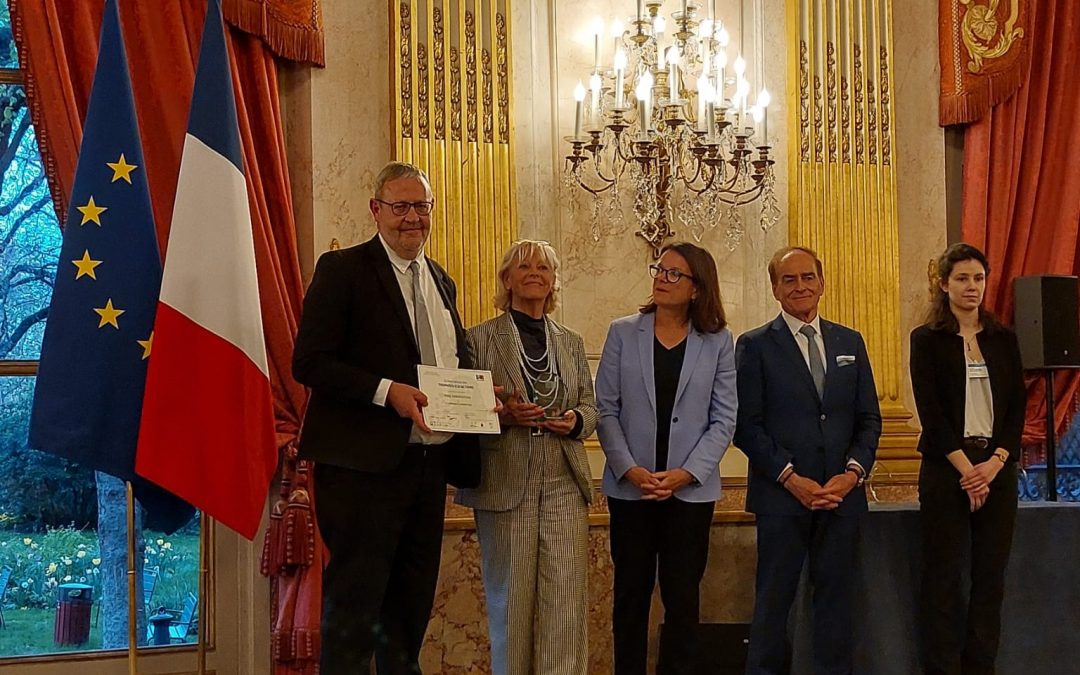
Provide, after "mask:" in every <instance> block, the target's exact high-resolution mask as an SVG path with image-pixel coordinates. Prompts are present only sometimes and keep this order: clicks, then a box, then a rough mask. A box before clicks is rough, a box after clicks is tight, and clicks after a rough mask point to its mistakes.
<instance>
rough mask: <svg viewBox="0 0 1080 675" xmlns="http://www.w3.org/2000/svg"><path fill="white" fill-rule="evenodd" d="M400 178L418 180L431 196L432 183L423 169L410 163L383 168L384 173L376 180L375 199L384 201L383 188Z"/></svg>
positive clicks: (394, 164) (389, 165) (398, 163)
mask: <svg viewBox="0 0 1080 675" xmlns="http://www.w3.org/2000/svg"><path fill="white" fill-rule="evenodd" d="M400 178H416V179H418V180H420V181H421V182H422V183H423V184H424V187H425V188H426V189H427V191H428V194H431V181H429V180H428V177H427V174H426V173H424V170H423V169H421V168H420V167H418V166H416V165H414V164H409V163H408V162H390V163H389V164H387V165H386V166H384V167H383V168H382V171H380V172H379V175H378V176H377V177H376V178H375V198H376V199H382V194H383V187H385V186H386V184H387V183H389V182H390V181H393V180H398V179H400Z"/></svg>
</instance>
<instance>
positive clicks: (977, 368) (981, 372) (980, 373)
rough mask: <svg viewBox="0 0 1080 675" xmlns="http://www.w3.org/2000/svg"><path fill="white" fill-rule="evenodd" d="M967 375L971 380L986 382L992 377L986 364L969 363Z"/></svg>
mask: <svg viewBox="0 0 1080 675" xmlns="http://www.w3.org/2000/svg"><path fill="white" fill-rule="evenodd" d="M967 373H968V379H970V380H985V379H986V378H988V377H990V371H989V370H987V369H986V363H968V364H967Z"/></svg>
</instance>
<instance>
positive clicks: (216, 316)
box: [135, 0, 277, 539]
mask: <svg viewBox="0 0 1080 675" xmlns="http://www.w3.org/2000/svg"><path fill="white" fill-rule="evenodd" d="M151 339H152V341H153V342H152V351H151V355H150V363H149V367H148V371H147V376H146V393H145V397H144V401H143V411H142V420H141V425H140V428H139V445H138V450H137V454H136V463H135V469H136V471H137V472H138V473H139V474H140V475H142V476H144V477H146V478H148V479H149V480H151V481H153V482H155V483H157V484H158V485H160V486H162V487H164V488H165V489H167V490H169V491H171V492H173V493H175V494H176V495H178V496H180V497H182V498H183V499H185V500H187V501H188V502H190V503H191V504H193V505H195V506H196V507H197V508H199V509H201V510H203V511H204V512H205V513H206V514H207V515H209V516H212V517H213V518H216V519H217V520H219V521H220V522H222V523H223V524H225V525H227V526H228V527H230V528H232V529H233V530H236V531H237V532H239V533H240V534H242V535H244V536H245V537H247V538H249V539H252V538H254V536H255V534H256V532H257V530H258V527H259V520H260V517H261V516H262V513H263V509H264V508H265V505H266V495H267V489H268V486H269V483H270V479H271V477H272V475H273V473H274V470H275V468H276V465H277V447H276V441H275V434H274V421H273V419H274V418H273V404H272V401H271V395H270V380H269V376H268V374H267V373H268V370H267V361H266V346H265V344H264V342H263V326H262V316H261V313H260V306H259V287H258V281H257V276H256V271H255V246H254V240H253V236H252V229H251V214H250V212H249V210H248V196H247V187H246V183H245V181H244V163H243V158H242V156H241V149H240V132H239V128H238V127H237V121H236V101H235V100H234V98H233V89H232V78H231V74H230V70H229V55H228V51H227V49H226V45H225V33H224V24H223V23H222V18H221V6H220V4H219V0H210V2H209V7H208V9H207V14H206V24H205V27H204V29H203V39H202V47H201V50H200V54H199V66H198V70H197V72H196V75H195V92H194V96H193V98H192V102H191V114H190V117H189V119H188V132H187V137H186V139H185V141H184V152H183V157H182V159H181V164H180V178H179V182H178V184H177V188H176V203H175V206H174V208H173V218H172V228H171V230H170V232H169V245H168V248H167V249H166V258H165V266H164V270H163V274H162V281H161V296H160V299H159V302H158V308H157V317H156V320H155V323H154V333H153V335H152V337H151Z"/></svg>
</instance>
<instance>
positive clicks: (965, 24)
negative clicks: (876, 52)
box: [938, 0, 1042, 126]
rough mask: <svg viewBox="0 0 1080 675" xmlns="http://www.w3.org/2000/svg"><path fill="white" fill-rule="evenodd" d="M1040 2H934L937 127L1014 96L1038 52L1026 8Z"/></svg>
mask: <svg viewBox="0 0 1080 675" xmlns="http://www.w3.org/2000/svg"><path fill="white" fill-rule="evenodd" d="M1041 2H1042V0H1037V2H1034V1H1033V0H938V61H939V63H940V65H941V99H940V105H939V106H938V114H939V118H940V119H939V122H940V124H941V126H945V125H948V124H965V123H967V122H974V121H975V120H977V119H979V118H980V117H982V116H983V115H984V114H986V112H987V111H988V110H990V108H991V107H993V106H995V105H997V104H999V103H1001V102H1002V101H1004V100H1005V99H1007V98H1008V97H1010V96H1012V95H1013V93H1015V92H1016V90H1017V89H1018V88H1019V87H1020V84H1021V83H1022V82H1023V78H1024V74H1025V73H1026V71H1027V67H1028V59H1029V57H1030V53H1031V49H1033V48H1034V49H1038V48H1039V46H1038V43H1037V42H1033V41H1032V38H1033V36H1032V35H1031V8H1030V5H1032V4H1040V3H1041ZM1033 45H1034V46H1033Z"/></svg>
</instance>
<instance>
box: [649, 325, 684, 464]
mask: <svg viewBox="0 0 1080 675" xmlns="http://www.w3.org/2000/svg"><path fill="white" fill-rule="evenodd" d="M684 356H686V338H683V340H682V342H680V343H679V344H677V345H675V346H674V347H672V348H671V349H668V348H667V347H665V346H664V345H663V344H662V343H661V342H660V340H658V339H656V338H655V337H654V338H653V384H654V386H655V389H656V468H655V469H653V470H654V471H666V470H667V468H668V465H667V464H668V445H669V444H670V440H671V413H672V411H673V410H674V409H675V394H676V392H677V391H678V388H679V374H680V373H682V364H683V357H684Z"/></svg>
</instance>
